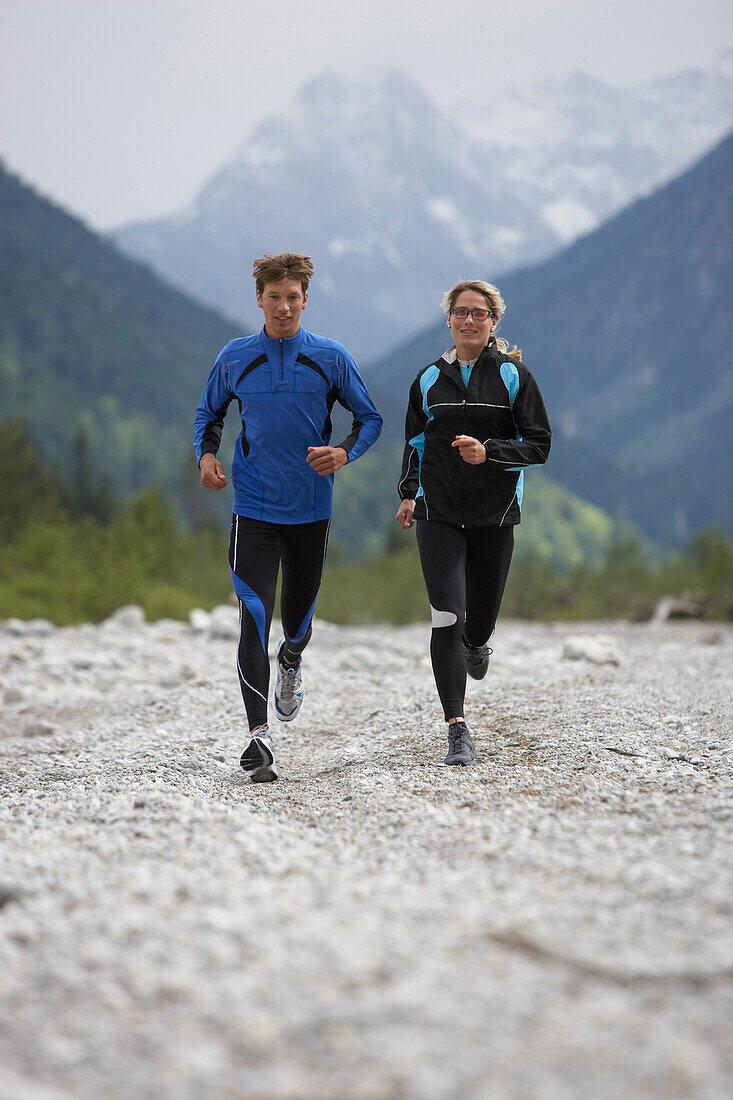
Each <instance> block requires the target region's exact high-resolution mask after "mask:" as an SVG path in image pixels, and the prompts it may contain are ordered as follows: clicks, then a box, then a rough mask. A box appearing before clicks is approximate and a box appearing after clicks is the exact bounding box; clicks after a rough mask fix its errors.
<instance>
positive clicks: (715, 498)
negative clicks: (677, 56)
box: [369, 136, 733, 544]
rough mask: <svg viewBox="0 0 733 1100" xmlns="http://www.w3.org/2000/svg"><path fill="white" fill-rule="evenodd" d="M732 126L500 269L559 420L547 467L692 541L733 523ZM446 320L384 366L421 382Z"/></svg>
mask: <svg viewBox="0 0 733 1100" xmlns="http://www.w3.org/2000/svg"><path fill="white" fill-rule="evenodd" d="M732 191H733V136H730V137H728V138H726V139H725V140H724V141H723V142H722V143H721V144H720V145H718V146H717V147H716V148H715V149H714V150H713V151H712V152H711V153H710V154H708V155H707V156H706V157H704V158H703V159H702V160H701V161H700V162H699V163H697V164H696V165H695V166H694V167H693V168H692V169H690V170H689V171H687V172H685V173H684V174H683V175H682V176H680V177H679V178H678V179H676V180H674V181H672V182H671V183H669V184H667V185H666V186H665V187H663V188H661V189H660V190H659V191H657V192H655V193H654V194H653V195H651V196H649V197H647V198H644V199H640V200H639V201H637V202H636V203H634V204H633V205H632V206H631V207H630V208H629V209H627V210H625V211H623V212H622V213H621V214H619V215H617V216H616V217H615V218H613V219H611V220H610V221H609V222H607V223H606V224H604V225H603V226H602V227H601V228H600V229H598V230H596V231H595V232H593V233H591V234H589V235H588V236H587V237H585V238H583V239H581V240H579V241H577V242H575V243H574V244H573V245H571V246H570V247H569V248H567V249H566V250H564V251H563V252H562V253H561V254H559V255H557V256H555V257H553V258H551V259H549V260H547V261H545V262H544V263H542V264H539V265H537V266H534V267H532V268H528V269H526V270H524V271H520V272H515V273H513V274H511V275H509V276H507V278H505V279H503V280H501V281H500V286H501V290H502V293H503V295H504V298H505V300H506V302H507V313H506V317H505V320H504V322H503V324H502V329H501V331H502V332H503V333H504V335H505V337H506V338H507V339H508V340H509V341H510V342H516V343H518V344H520V346H521V347H522V349H523V357H524V359H525V361H526V363H527V364H528V366H529V367H530V369H531V370H533V373H535V374H536V376H537V378H538V381H539V383H540V386H541V388H542V392H543V395H544V396H545V400H546V404H547V406H548V411H549V412H550V419H551V421H552V422H553V426H554V429H555V437H554V440H553V453H552V455H551V457H550V464H549V466H548V472H549V473H551V474H552V475H553V476H555V477H557V478H559V479H560V480H561V481H562V482H563V483H564V484H565V485H566V486H567V487H569V488H570V489H572V490H573V491H574V492H576V493H579V494H580V495H581V496H582V497H584V498H585V499H588V500H590V501H593V502H594V503H596V504H598V505H599V506H600V507H602V508H604V509H606V510H610V511H611V512H616V511H619V510H620V511H623V512H626V513H627V514H628V515H629V516H630V518H631V519H632V520H633V521H634V522H635V523H637V524H638V525H639V526H640V527H641V528H642V530H644V531H645V532H646V533H647V534H648V535H650V536H652V537H654V538H656V539H660V540H662V541H664V542H667V543H672V544H674V543H679V542H681V541H683V540H684V539H685V538H687V537H688V536H689V535H690V534H692V533H694V532H695V531H697V530H699V529H700V528H701V527H705V526H708V525H710V524H716V523H719V524H722V525H723V526H725V527H726V528H727V529H728V530H729V531H730V530H733V501H732V500H731V493H730V469H731V460H733V441H732V440H733V436H732V435H731V432H730V416H731V412H732V411H733V376H732V375H731V372H730V348H731V346H732V344H733V331H732V329H733V325H732V323H731V322H732V317H733V314H732V311H731V293H732V292H733V258H732V255H731V243H730V241H731V237H730V230H731V224H732V215H733V201H732V200H733V194H732ZM448 342H449V341H448V340H447V330H446V328H445V321H444V320H439V321H436V323H435V324H434V325H432V326H431V327H430V328H429V329H426V330H425V331H424V332H423V333H421V334H420V336H418V337H416V338H414V339H413V340H412V341H409V342H407V343H406V344H404V345H402V346H401V347H400V348H398V349H397V350H396V351H395V352H393V353H392V354H391V355H389V356H387V357H385V358H384V359H382V360H381V361H380V362H377V363H375V364H374V366H373V367H372V369H371V371H370V374H369V377H370V378H371V379H373V380H374V381H375V384H378V385H381V386H383V387H386V388H389V390H390V392H391V393H393V394H394V395H395V396H396V394H397V392H398V391H399V392H402V393H403V395H404V394H406V393H407V389H408V386H409V384H410V381H411V379H412V378H413V377H414V375H415V373H416V371H417V370H418V369H419V368H420V367H421V366H423V365H425V364H426V363H429V362H430V361H431V359H434V358H435V357H436V356H437V355H439V354H440V352H441V351H442V350H443V349H444V348H445V347H446V346H447V345H448Z"/></svg>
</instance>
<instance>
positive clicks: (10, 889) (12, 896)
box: [0, 882, 23, 909]
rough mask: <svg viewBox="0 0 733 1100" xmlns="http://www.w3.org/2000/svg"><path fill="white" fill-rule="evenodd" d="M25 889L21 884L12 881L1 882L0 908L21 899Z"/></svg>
mask: <svg viewBox="0 0 733 1100" xmlns="http://www.w3.org/2000/svg"><path fill="white" fill-rule="evenodd" d="M22 896H23V891H22V890H21V889H20V887H19V886H14V885H13V884H12V883H10V882H0V909H2V908H3V907H4V906H6V905H9V904H10V902H11V901H20V899H21V897H22Z"/></svg>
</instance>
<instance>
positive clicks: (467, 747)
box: [443, 722, 476, 764]
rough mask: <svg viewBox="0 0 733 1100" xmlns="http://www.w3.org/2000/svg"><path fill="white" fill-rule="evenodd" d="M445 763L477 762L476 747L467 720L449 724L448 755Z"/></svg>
mask: <svg viewBox="0 0 733 1100" xmlns="http://www.w3.org/2000/svg"><path fill="white" fill-rule="evenodd" d="M443 763H444V764H475V763H476V749H475V748H474V745H473V741H472V740H471V734H470V733H469V732H468V726H467V725H466V723H465V722H454V723H453V725H452V726H448V755H447V756H446V758H445V760H444V761H443Z"/></svg>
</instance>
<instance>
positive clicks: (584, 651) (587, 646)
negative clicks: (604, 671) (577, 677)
mask: <svg viewBox="0 0 733 1100" xmlns="http://www.w3.org/2000/svg"><path fill="white" fill-rule="evenodd" d="M562 655H563V657H564V658H565V659H566V660H569V661H589V662H590V663H591V664H594V665H620V664H621V655H620V654H619V652H618V649H617V648H616V646H615V643H614V641H613V639H612V638H608V637H606V636H604V635H600V634H599V635H597V636H596V637H592V636H590V635H581V634H579V635H577V636H576V637H574V638H568V640H567V641H566V642H565V645H564V646H563V649H562Z"/></svg>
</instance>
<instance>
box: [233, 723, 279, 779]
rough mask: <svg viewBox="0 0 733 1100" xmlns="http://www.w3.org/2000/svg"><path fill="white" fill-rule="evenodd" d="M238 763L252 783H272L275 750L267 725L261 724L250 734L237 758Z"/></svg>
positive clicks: (274, 775) (275, 775)
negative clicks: (250, 737)
mask: <svg viewBox="0 0 733 1100" xmlns="http://www.w3.org/2000/svg"><path fill="white" fill-rule="evenodd" d="M239 763H240V764H241V766H242V767H243V768H244V770H245V771H246V773H247V775H248V776H249V777H250V779H251V780H252V782H253V783H272V782H274V780H276V779H277V771H276V769H275V751H274V749H273V745H272V737H271V736H270V733H269V731H268V729H267V726H263V727H262V728H261V729H258V730H257V732H256V733H255V734H253V735H252V739H251V740H250V743H249V744H248V745H247V748H246V749H245V750H244V752H243V753H242V755H241V756H240V758H239Z"/></svg>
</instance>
